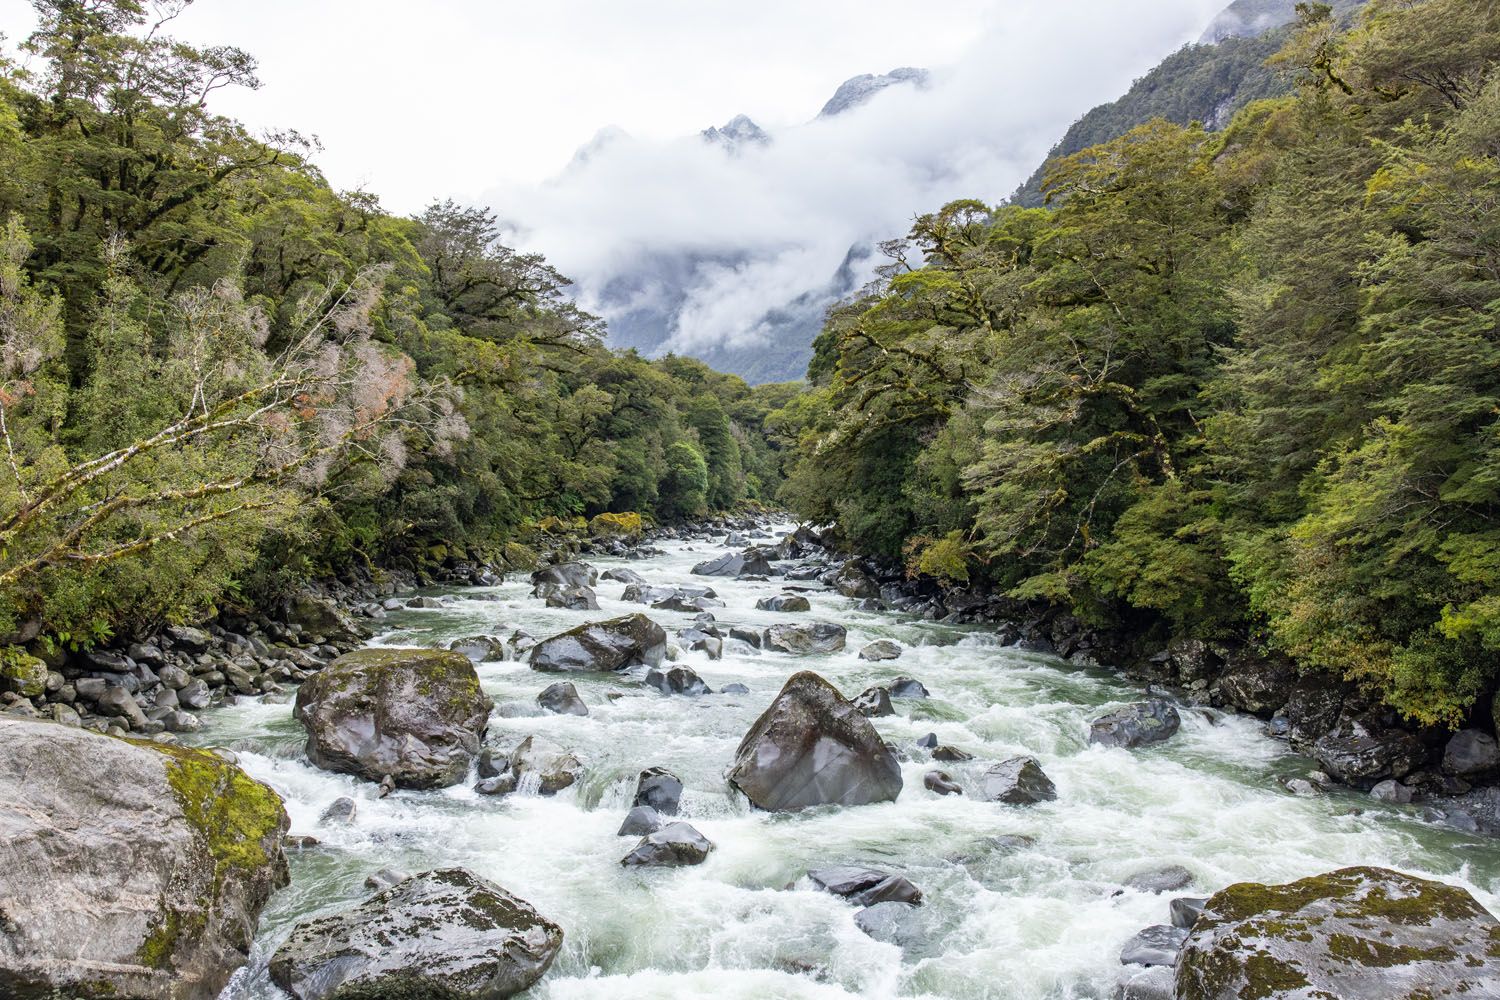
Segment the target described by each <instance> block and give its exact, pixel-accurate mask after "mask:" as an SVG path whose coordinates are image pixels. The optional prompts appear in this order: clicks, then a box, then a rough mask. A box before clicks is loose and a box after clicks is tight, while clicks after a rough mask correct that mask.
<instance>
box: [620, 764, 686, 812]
mask: <svg viewBox="0 0 1500 1000" xmlns="http://www.w3.org/2000/svg"><path fill="white" fill-rule="evenodd" d="M681 802H682V779H681V778H679V777H677V775H675V774H673V773H672V772H671V771H668V770H667V769H666V768H664V767H648V768H646V769H645V770H644V771H642V772H641V774H640V777H639V778H637V779H636V782H635V799H634V801H633V802H632V803H631V804H632V805H637V806H650V807H651V808H652V809H654V810H655V811H656V812H658V813H660V814H661V815H663V816H676V815H677V808H678V806H679V804H680V803H681Z"/></svg>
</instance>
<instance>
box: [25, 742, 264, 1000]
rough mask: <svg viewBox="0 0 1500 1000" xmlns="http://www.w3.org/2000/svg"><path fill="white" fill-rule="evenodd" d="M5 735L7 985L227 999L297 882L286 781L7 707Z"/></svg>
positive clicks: (147, 997) (41, 990)
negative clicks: (264, 918)
mask: <svg viewBox="0 0 1500 1000" xmlns="http://www.w3.org/2000/svg"><path fill="white" fill-rule="evenodd" d="M0 746H3V747H4V749H3V751H0V996H5V997H37V998H42V997H67V998H70V1000H95V998H105V997H109V998H119V997H137V998H142V1000H158V998H160V1000H211V998H213V997H216V996H218V995H219V992H220V991H221V990H222V989H223V988H224V986H225V984H226V983H227V982H228V981H229V977H230V975H231V974H232V973H233V972H234V970H235V969H237V968H239V967H240V966H241V965H243V964H244V963H245V958H246V955H247V954H248V953H249V951H250V943H251V941H252V939H253V938H254V936H255V930H256V923H257V920H258V918H259V916H260V912H261V908H262V907H264V906H265V903H266V900H267V899H269V898H270V895H271V893H272V891H273V890H275V889H277V888H279V887H280V886H282V885H285V884H286V881H287V866H286V857H285V855H284V854H283V853H282V848H281V843H282V837H283V836H284V835H285V834H286V830H287V816H286V811H285V810H284V809H283V808H282V805H281V800H280V799H279V798H278V797H277V796H276V793H275V792H273V791H271V790H270V789H269V788H267V787H266V786H264V785H262V784H260V783H259V782H256V781H253V780H251V779H250V778H249V777H248V776H247V775H246V774H245V773H244V772H243V771H241V770H240V769H239V768H238V767H236V766H235V765H233V764H231V763H229V762H228V761H227V760H224V759H221V758H219V757H217V756H215V755H213V754H211V753H208V752H206V751H201V750H190V749H187V748H184V747H175V746H172V747H168V746H159V745H156V744H147V743H132V742H127V741H125V740H116V739H111V738H109V737H107V736H100V735H98V734H96V733H91V732H88V731H87V730H81V729H73V728H69V727H66V726H59V725H55V724H53V723H47V722H33V721H28V720H22V719H15V718H10V717H6V716H0Z"/></svg>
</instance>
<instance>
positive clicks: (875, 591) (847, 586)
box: [832, 561, 880, 599]
mask: <svg viewBox="0 0 1500 1000" xmlns="http://www.w3.org/2000/svg"><path fill="white" fill-rule="evenodd" d="M832 583H833V589H834V590H837V591H838V592H839V593H840V594H842V595H844V596H845V597H853V598H856V599H859V598H871V597H879V596H880V584H878V583H876V582H875V581H874V580H873V579H871V578H870V575H869V574H868V573H866V572H865V571H864V570H863V569H861V568H860V567H859V564H858V563H855V562H852V561H851V562H847V563H845V564H844V565H843V567H842V568H841V569H840V570H839V571H838V573H836V574H835V575H834V577H833V581H832Z"/></svg>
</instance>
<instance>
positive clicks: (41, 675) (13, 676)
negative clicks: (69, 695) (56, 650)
mask: <svg viewBox="0 0 1500 1000" xmlns="http://www.w3.org/2000/svg"><path fill="white" fill-rule="evenodd" d="M46 690H47V664H46V663H44V662H42V661H41V660H39V659H37V658H36V657H35V656H32V655H31V654H30V653H28V652H26V651H25V650H24V649H17V648H15V647H14V646H6V647H4V648H0V691H13V692H15V693H16V694H18V695H20V696H21V697H22V698H35V697H37V696H38V695H40V694H42V693H43V692H44V691H46Z"/></svg>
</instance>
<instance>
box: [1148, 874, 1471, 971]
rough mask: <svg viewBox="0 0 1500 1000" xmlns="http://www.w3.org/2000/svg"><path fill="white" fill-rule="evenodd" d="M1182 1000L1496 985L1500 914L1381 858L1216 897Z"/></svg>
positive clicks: (1188, 954)
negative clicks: (1380, 864) (1378, 863)
mask: <svg viewBox="0 0 1500 1000" xmlns="http://www.w3.org/2000/svg"><path fill="white" fill-rule="evenodd" d="M1176 989H1177V1000H1220V998H1225V997H1245V996H1261V997H1278V998H1279V997H1285V998H1293V997H1322V996H1327V997H1349V998H1355V997H1359V998H1364V997H1371V998H1374V997H1465V998H1468V1000H1479V998H1485V1000H1495V998H1497V997H1500V921H1497V920H1496V919H1495V917H1494V916H1492V915H1491V914H1490V913H1489V912H1488V911H1487V910H1485V908H1484V907H1482V906H1480V905H1479V903H1478V902H1476V901H1475V899H1474V897H1473V896H1471V895H1469V894H1468V893H1467V892H1465V891H1464V890H1463V889H1460V888H1457V887H1455V886H1450V885H1445V884H1444V883H1441V882H1432V881H1428V880H1426V879H1421V878H1417V877H1416V876H1414V875H1406V874H1403V873H1401V872H1394V871H1390V870H1388V869H1384V868H1370V867H1365V868H1343V869H1340V870H1338V871H1334V872H1329V873H1328V874H1325V875H1315V876H1313V877H1311V878H1306V879H1302V880H1301V881H1299V882H1293V883H1291V884H1289V885H1280V886H1267V885H1260V884H1256V883H1240V884H1238V885H1232V886H1229V887H1228V888H1227V889H1224V890H1222V891H1220V892H1218V893H1215V894H1214V895H1213V896H1211V897H1209V900H1208V903H1207V904H1206V905H1205V907H1204V910H1203V914H1202V915H1201V916H1200V917H1199V918H1198V920H1197V922H1196V923H1195V924H1194V925H1193V930H1192V932H1191V933H1190V934H1189V935H1188V939H1187V942H1186V943H1185V944H1184V945H1183V949H1182V954H1181V955H1180V957H1179V958H1178V960H1177V975H1176Z"/></svg>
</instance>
